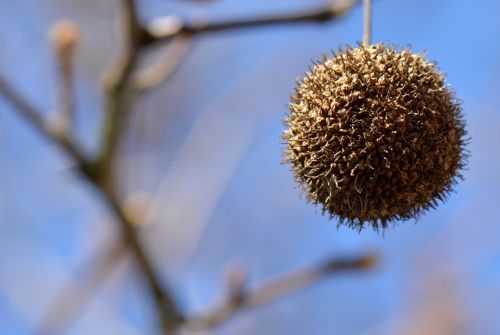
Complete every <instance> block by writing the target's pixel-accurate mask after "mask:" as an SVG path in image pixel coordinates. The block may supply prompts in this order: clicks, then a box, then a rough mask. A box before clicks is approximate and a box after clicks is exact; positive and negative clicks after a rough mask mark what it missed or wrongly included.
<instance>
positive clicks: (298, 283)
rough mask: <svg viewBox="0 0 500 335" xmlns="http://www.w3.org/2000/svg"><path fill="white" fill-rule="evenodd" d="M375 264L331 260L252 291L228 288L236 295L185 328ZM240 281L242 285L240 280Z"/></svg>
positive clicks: (363, 259) (370, 257)
mask: <svg viewBox="0 0 500 335" xmlns="http://www.w3.org/2000/svg"><path fill="white" fill-rule="evenodd" d="M376 263H377V256H376V255H374V254H366V255H364V256H360V257H355V258H332V259H330V260H327V261H326V262H322V263H319V264H317V265H315V266H311V267H308V268H305V269H301V270H296V271H294V272H291V273H288V274H285V275H282V276H281V277H278V278H276V279H274V280H271V281H269V282H267V283H265V284H262V285H261V286H259V287H256V288H254V289H250V290H248V289H246V288H245V287H241V288H240V289H234V288H232V289H231V290H230V292H236V293H237V294H236V295H230V296H229V297H228V298H227V299H226V301H225V302H224V303H223V304H222V305H221V306H218V307H215V308H213V309H212V310H211V311H209V312H208V313H206V314H205V315H203V316H201V317H198V318H195V319H192V320H190V321H188V322H187V323H186V324H185V327H186V328H189V329H192V330H205V329H208V328H212V327H215V326H217V325H219V324H221V323H223V322H224V321H226V320H228V319H229V318H231V317H233V316H234V315H235V314H236V313H238V312H241V311H244V310H247V309H251V308H254V307H258V306H261V305H264V304H269V303H272V302H274V301H276V300H279V299H281V298H284V297H286V296H289V295H291V294H293V293H295V292H297V291H299V290H301V289H303V288H305V287H308V286H310V285H312V284H314V283H316V282H317V281H318V280H321V279H325V278H326V277H328V276H330V275H334V274H339V273H344V272H349V271H364V270H368V269H371V268H373V267H374V266H375V265H376ZM240 282H241V283H242V284H244V281H243V280H240Z"/></svg>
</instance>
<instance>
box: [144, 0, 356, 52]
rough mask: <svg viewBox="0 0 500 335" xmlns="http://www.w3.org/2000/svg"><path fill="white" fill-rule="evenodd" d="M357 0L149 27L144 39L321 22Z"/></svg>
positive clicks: (161, 39)
mask: <svg viewBox="0 0 500 335" xmlns="http://www.w3.org/2000/svg"><path fill="white" fill-rule="evenodd" d="M357 2H358V1H357V0H344V1H341V2H340V3H336V4H329V5H325V6H323V7H320V8H317V9H313V10H309V11H300V12H294V13H288V14H277V15H270V16H265V17H256V18H248V19H239V20H230V21H225V22H206V21H201V22H195V21H193V22H180V21H179V24H178V26H177V27H166V29H165V30H164V31H162V30H161V29H155V30H152V29H149V39H148V40H147V41H146V42H147V43H149V44H152V43H156V42H160V41H163V40H169V39H170V38H172V37H174V36H176V35H179V34H192V35H199V34H204V33H210V32H218V31H228V30H236V29H244V28H253V27H265V26H273V25H283V24H300V23H322V22H327V21H330V20H334V19H338V18H340V17H342V16H343V15H344V14H346V13H347V12H348V11H349V9H351V8H352V7H353V6H354V5H355V4H356V3H357Z"/></svg>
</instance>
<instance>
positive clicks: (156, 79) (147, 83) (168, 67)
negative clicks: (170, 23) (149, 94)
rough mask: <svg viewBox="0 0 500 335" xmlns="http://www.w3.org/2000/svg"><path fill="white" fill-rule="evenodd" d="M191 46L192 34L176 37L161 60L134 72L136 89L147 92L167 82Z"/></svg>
mask: <svg viewBox="0 0 500 335" xmlns="http://www.w3.org/2000/svg"><path fill="white" fill-rule="evenodd" d="M191 47H192V40H191V38H190V35H186V34H181V35H178V36H176V37H174V39H173V40H172V42H171V43H170V44H169V45H168V47H167V50H166V52H165V55H164V56H162V58H161V59H160V60H159V61H157V62H155V63H154V64H152V65H150V66H148V67H147V68H145V69H142V70H140V71H138V72H137V73H135V74H134V78H133V81H134V86H135V89H136V90H137V91H139V92H145V91H147V90H149V89H152V88H154V87H156V86H158V85H160V84H161V83H163V82H165V81H166V80H167V79H168V78H169V77H170V76H171V75H172V74H173V73H174V72H175V70H177V68H178V67H179V66H180V65H181V64H182V62H183V60H184V59H185V56H186V55H187V53H188V52H189V51H190V50H191Z"/></svg>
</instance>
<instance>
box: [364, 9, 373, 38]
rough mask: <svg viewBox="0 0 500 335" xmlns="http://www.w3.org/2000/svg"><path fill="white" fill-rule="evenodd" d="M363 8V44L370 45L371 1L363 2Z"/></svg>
mask: <svg viewBox="0 0 500 335" xmlns="http://www.w3.org/2000/svg"><path fill="white" fill-rule="evenodd" d="M363 7H364V30H363V44H364V45H365V46H367V45H370V43H371V39H372V0H363Z"/></svg>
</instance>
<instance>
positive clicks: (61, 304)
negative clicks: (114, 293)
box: [35, 241, 126, 335]
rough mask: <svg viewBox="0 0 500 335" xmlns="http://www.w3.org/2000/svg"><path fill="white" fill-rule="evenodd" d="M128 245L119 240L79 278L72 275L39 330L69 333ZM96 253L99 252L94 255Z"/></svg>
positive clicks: (87, 266)
mask: <svg viewBox="0 0 500 335" xmlns="http://www.w3.org/2000/svg"><path fill="white" fill-rule="evenodd" d="M125 251H126V246H125V245H124V244H123V243H121V241H117V242H116V243H112V244H111V246H106V250H104V251H101V252H99V254H98V255H97V257H92V258H91V261H89V263H90V264H86V265H85V266H84V267H82V268H81V269H80V271H79V274H78V278H76V277H75V278H71V279H70V281H69V283H68V284H67V285H66V286H64V287H63V289H62V290H61V292H59V294H58V295H57V296H56V298H55V299H54V300H53V301H52V303H51V304H50V306H49V308H48V309H47V311H46V312H45V314H44V316H43V317H42V319H41V321H40V323H39V326H38V327H37V330H36V331H35V334H39V335H44V334H47V335H48V334H51V335H54V334H63V333H66V332H67V330H68V328H69V326H70V325H71V323H73V322H74V321H75V320H76V319H77V317H78V315H79V314H80V313H81V311H82V310H83V309H84V308H85V306H86V305H88V304H89V303H90V301H91V299H92V297H93V296H94V295H95V293H96V292H97V291H98V290H99V288H100V287H101V286H102V284H103V283H104V282H105V281H106V279H107V278H108V277H109V275H110V274H111V273H112V272H113V271H114V269H115V267H116V266H117V265H118V264H119V263H120V262H119V261H120V260H122V259H123V258H122V255H123V254H124V253H125ZM94 256H96V255H94Z"/></svg>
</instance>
